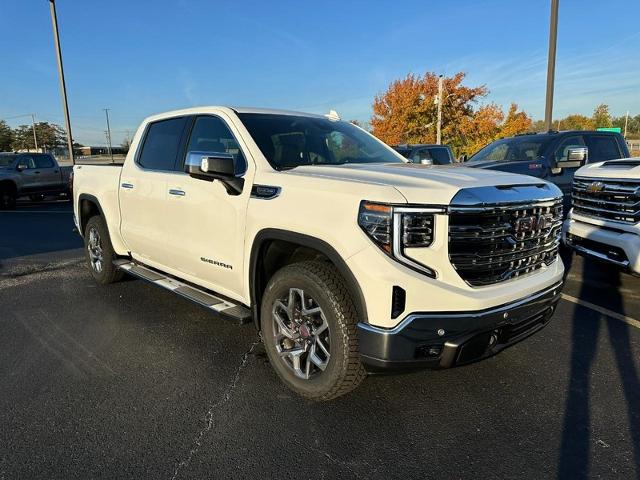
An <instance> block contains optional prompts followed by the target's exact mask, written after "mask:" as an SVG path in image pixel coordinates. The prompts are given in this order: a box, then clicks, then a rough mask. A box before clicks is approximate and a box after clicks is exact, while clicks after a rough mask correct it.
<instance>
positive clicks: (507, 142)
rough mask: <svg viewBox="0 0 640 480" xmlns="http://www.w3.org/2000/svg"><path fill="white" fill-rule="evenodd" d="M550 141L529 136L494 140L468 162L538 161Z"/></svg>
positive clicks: (545, 138) (547, 138)
mask: <svg viewBox="0 0 640 480" xmlns="http://www.w3.org/2000/svg"><path fill="white" fill-rule="evenodd" d="M550 141H551V140H550V139H549V137H543V138H536V137H535V136H529V135H523V136H521V137H513V138H505V139H504V140H496V141H495V142H493V143H490V144H489V145H487V146H486V147H484V148H483V149H482V150H480V151H479V152H478V153H476V154H475V155H474V156H472V157H471V158H470V159H469V161H471V162H479V161H482V160H492V161H504V162H518V161H526V160H538V159H539V158H540V157H541V156H542V155H544V152H545V150H546V148H547V145H548V144H549V142H550Z"/></svg>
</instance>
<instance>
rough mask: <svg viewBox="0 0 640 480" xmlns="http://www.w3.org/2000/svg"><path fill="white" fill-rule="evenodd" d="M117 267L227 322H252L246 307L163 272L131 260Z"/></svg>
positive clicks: (123, 261)
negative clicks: (214, 313)
mask: <svg viewBox="0 0 640 480" xmlns="http://www.w3.org/2000/svg"><path fill="white" fill-rule="evenodd" d="M113 263H114V265H115V266H116V267H118V268H119V269H120V270H123V271H125V272H127V273H129V274H131V275H133V276H136V277H138V278H141V279H142V280H146V281H148V282H150V283H153V284H154V285H158V286H159V287H162V288H165V289H167V290H170V291H172V292H173V293H176V294H178V295H180V296H182V297H184V298H186V299H188V300H191V301H192V302H195V303H197V304H200V305H202V306H203V307H205V308H208V309H209V310H213V311H214V312H216V313H217V314H219V315H220V316H221V317H222V318H224V319H225V320H231V321H233V322H237V323H238V324H240V325H242V324H245V323H249V322H250V321H251V310H249V309H248V308H247V307H245V306H244V305H238V304H236V303H232V302H231V301H229V300H225V299H223V298H220V297H216V296H215V295H212V294H211V293H209V292H207V291H205V290H201V289H199V288H196V287H194V286H192V285H188V284H186V283H183V282H181V281H179V280H176V279H175V278H173V277H169V276H167V275H164V274H163V273H162V272H159V271H157V270H152V269H150V268H148V267H145V266H143V265H140V264H139V263H136V262H132V261H131V260H126V259H119V260H116V261H114V262H113Z"/></svg>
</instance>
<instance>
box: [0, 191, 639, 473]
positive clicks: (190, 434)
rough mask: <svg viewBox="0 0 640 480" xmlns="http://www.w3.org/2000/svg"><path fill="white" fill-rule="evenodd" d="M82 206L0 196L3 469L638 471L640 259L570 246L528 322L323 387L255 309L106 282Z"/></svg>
mask: <svg viewBox="0 0 640 480" xmlns="http://www.w3.org/2000/svg"><path fill="white" fill-rule="evenodd" d="M72 226H73V224H72V219H71V213H70V206H69V204H68V203H64V202H59V203H41V204H31V203H21V204H20V205H19V208H18V209H17V210H16V211H14V212H0V332H1V334H0V385H1V390H0V480H4V479H14V478H16V479H18V478H82V479H85V478H165V479H171V478H271V477H277V478H296V479H301V478H367V479H369V478H447V479H448V478H465V479H466V478H535V479H540V478H563V479H564V478H587V477H588V478H616V479H617V478H638V477H640V466H639V465H640V378H639V375H640V322H638V320H640V279H638V278H632V277H630V276H628V275H624V274H619V273H617V272H615V271H612V270H610V269H606V268H604V267H602V266H601V265H598V264H596V263H592V262H585V261H583V260H582V259H580V258H573V259H571V261H570V262H569V263H570V264H571V265H570V272H569V275H568V277H567V284H566V287H565V290H564V292H565V294H566V296H565V299H564V300H562V301H561V303H560V305H559V307H558V310H557V312H556V315H555V317H554V319H553V321H552V323H551V324H550V325H549V326H548V327H547V328H546V329H545V330H543V331H542V332H540V333H538V334H537V335H535V336H534V337H532V338H530V339H528V340H527V341H525V342H522V343H520V344H518V345H516V346H514V347H513V348H511V349H509V350H506V351H505V352H503V353H501V354H500V355H498V356H496V357H493V358H491V359H489V360H486V361H483V362H480V363H477V364H474V365H470V366H467V367H462V368H456V369H451V370H444V371H423V372H416V373H410V374H404V375H400V376H372V377H369V378H368V379H367V380H366V381H365V382H364V383H363V385H362V386H361V387H360V388H359V389H357V390H356V391H355V392H353V393H352V394H350V395H348V396H346V397H342V398H340V399H338V400H336V401H333V402H330V403H324V404H317V403H312V402H308V401H305V400H302V399H301V398H299V397H297V396H295V395H294V394H292V393H290V392H289V391H288V390H287V389H286V388H284V387H283V385H282V384H281V383H280V382H279V381H278V379H277V378H276V376H275V374H274V372H273V371H272V369H271V368H270V366H269V365H268V362H267V359H266V356H265V354H264V350H263V348H262V346H261V345H260V344H259V342H258V337H257V335H256V332H255V329H254V328H253V326H252V325H245V326H242V327H238V326H235V325H232V324H230V323H227V322H225V321H223V320H221V319H219V318H216V317H214V316H212V315H211V314H210V313H209V312H208V311H205V310H204V309H202V308H200V307H198V306H196V305H193V304H191V303H190V302H188V301H186V300H184V299H181V298H179V297H176V296H173V295H171V294H170V293H167V292H166V291H164V290H161V289H158V288H156V287H153V286H151V285H148V284H146V283H144V282H142V281H139V280H127V281H124V282H121V283H118V284H114V285H111V286H108V287H99V286H97V285H96V284H95V283H94V282H93V281H92V279H91V277H90V275H89V273H88V272H87V271H86V269H85V267H84V266H83V265H82V261H81V256H82V250H81V241H80V238H79V237H78V236H77V235H76V234H74V233H73V232H72V231H71V229H72ZM584 302H588V303H584Z"/></svg>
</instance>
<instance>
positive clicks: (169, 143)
mask: <svg viewBox="0 0 640 480" xmlns="http://www.w3.org/2000/svg"><path fill="white" fill-rule="evenodd" d="M187 120H188V117H178V118H170V119H168V120H161V121H159V122H153V123H151V124H149V127H148V129H147V135H146V137H145V140H144V145H143V146H142V151H141V152H140V157H138V164H139V165H140V166H141V167H143V168H147V169H150V170H173V169H174V168H175V165H176V159H177V158H178V152H179V150H180V142H181V140H182V136H183V134H184V130H185V127H186V125H187Z"/></svg>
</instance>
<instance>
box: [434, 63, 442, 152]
mask: <svg viewBox="0 0 640 480" xmlns="http://www.w3.org/2000/svg"><path fill="white" fill-rule="evenodd" d="M442 80H443V78H442V75H440V76H438V124H437V126H436V143H437V144H438V145H441V144H442Z"/></svg>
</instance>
